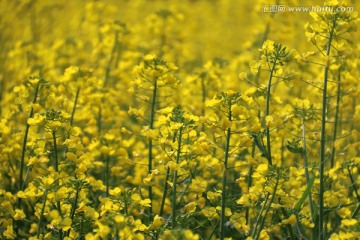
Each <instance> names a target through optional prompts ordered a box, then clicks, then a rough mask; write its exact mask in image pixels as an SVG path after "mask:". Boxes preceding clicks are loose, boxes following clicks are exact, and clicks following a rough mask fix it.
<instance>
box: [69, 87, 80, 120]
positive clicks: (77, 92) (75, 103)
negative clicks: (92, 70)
mask: <svg viewBox="0 0 360 240" xmlns="http://www.w3.org/2000/svg"><path fill="white" fill-rule="evenodd" d="M79 93H80V87H78V89H77V90H76V95H75V101H74V106H73V109H72V111H71V118H70V126H72V125H73V122H74V115H75V110H76V105H77V101H78V99H79Z"/></svg>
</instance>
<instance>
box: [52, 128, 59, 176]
mask: <svg viewBox="0 0 360 240" xmlns="http://www.w3.org/2000/svg"><path fill="white" fill-rule="evenodd" d="M52 137H53V143H54V169H55V172H59V162H58V153H57V143H56V131H52Z"/></svg>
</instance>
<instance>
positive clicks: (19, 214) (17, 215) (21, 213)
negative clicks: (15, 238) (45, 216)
mask: <svg viewBox="0 0 360 240" xmlns="http://www.w3.org/2000/svg"><path fill="white" fill-rule="evenodd" d="M25 217H26V215H25V213H24V211H23V210H22V209H15V215H14V219H15V220H22V219H24V218H25Z"/></svg>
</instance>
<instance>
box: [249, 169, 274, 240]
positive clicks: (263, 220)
mask: <svg viewBox="0 0 360 240" xmlns="http://www.w3.org/2000/svg"><path fill="white" fill-rule="evenodd" d="M276 175H277V176H276V182H275V186H274V192H273V193H272V196H271V199H270V202H269V204H268V205H267V208H266V211H265V214H264V217H263V218H262V221H261V225H260V228H259V230H258V232H257V234H256V235H255V238H254V239H255V240H257V239H259V237H260V233H261V230H262V229H263V228H264V225H265V220H266V216H267V214H268V213H269V210H270V207H271V204H272V203H273V202H274V199H275V195H276V191H277V187H278V185H279V179H280V170H279V168H277V170H276Z"/></svg>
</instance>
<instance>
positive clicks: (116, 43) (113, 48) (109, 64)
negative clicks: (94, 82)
mask: <svg viewBox="0 0 360 240" xmlns="http://www.w3.org/2000/svg"><path fill="white" fill-rule="evenodd" d="M117 48H118V31H116V32H115V39H114V45H113V47H112V49H111V53H110V58H109V62H108V63H107V65H106V69H105V76H104V83H103V88H105V87H106V84H107V82H108V81H109V78H110V71H111V63H112V62H113V60H114V55H115V52H116V49H117Z"/></svg>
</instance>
